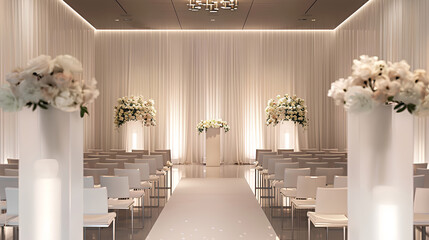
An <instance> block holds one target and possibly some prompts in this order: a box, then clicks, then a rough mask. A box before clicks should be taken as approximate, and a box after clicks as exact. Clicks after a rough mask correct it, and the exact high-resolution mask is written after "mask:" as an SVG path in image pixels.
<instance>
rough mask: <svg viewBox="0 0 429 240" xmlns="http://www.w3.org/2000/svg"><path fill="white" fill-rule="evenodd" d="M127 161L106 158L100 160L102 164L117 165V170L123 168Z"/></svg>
mask: <svg viewBox="0 0 429 240" xmlns="http://www.w3.org/2000/svg"><path fill="white" fill-rule="evenodd" d="M128 161H129V160H128V159H117V158H106V159H104V160H101V162H102V163H117V164H118V168H124V163H126V162H128Z"/></svg>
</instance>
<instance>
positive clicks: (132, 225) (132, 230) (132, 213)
mask: <svg viewBox="0 0 429 240" xmlns="http://www.w3.org/2000/svg"><path fill="white" fill-rule="evenodd" d="M133 234H134V206H133V205H131V235H133Z"/></svg>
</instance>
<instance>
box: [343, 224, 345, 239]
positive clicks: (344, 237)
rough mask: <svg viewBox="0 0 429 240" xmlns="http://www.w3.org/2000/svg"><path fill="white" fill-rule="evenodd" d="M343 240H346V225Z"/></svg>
mask: <svg viewBox="0 0 429 240" xmlns="http://www.w3.org/2000/svg"><path fill="white" fill-rule="evenodd" d="M343 240H346V227H345V226H344V227H343Z"/></svg>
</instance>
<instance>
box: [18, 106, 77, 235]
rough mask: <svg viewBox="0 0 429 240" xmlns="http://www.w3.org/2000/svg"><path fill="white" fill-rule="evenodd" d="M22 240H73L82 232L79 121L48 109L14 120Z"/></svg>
mask: <svg viewBox="0 0 429 240" xmlns="http://www.w3.org/2000/svg"><path fill="white" fill-rule="evenodd" d="M19 157H20V162H19V176H20V177H19V231H20V238H21V239H34V240H58V239H62V240H78V239H82V236H83V230H82V226H83V225H82V224H83V120H82V119H81V118H80V116H79V113H78V112H73V113H67V112H62V111H59V110H57V109H54V108H52V107H50V108H49V109H48V110H43V109H38V110H36V111H34V112H32V111H31V110H29V109H25V110H23V111H21V112H20V116H19Z"/></svg>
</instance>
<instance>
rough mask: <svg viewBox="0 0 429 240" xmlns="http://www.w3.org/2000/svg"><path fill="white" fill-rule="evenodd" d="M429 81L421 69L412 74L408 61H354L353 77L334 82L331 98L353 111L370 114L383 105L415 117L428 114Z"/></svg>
mask: <svg viewBox="0 0 429 240" xmlns="http://www.w3.org/2000/svg"><path fill="white" fill-rule="evenodd" d="M428 85H429V80H428V78H427V75H426V71H425V70H422V69H417V70H414V72H411V71H410V65H408V63H407V62H406V61H400V62H394V63H391V62H385V61H384V60H379V59H378V57H369V56H366V55H362V56H360V59H355V60H353V66H352V75H351V76H349V77H348V78H340V79H339V80H337V81H336V82H333V83H332V85H331V89H330V90H329V92H328V96H329V97H332V98H333V99H334V100H335V103H336V104H337V105H344V108H345V109H346V110H348V111H350V112H368V111H371V110H372V109H373V108H374V107H376V106H378V105H380V104H394V105H395V107H394V110H396V111H397V112H403V111H405V110H407V111H408V112H409V113H411V114H415V115H428V114H429V97H428V94H429V90H428Z"/></svg>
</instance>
